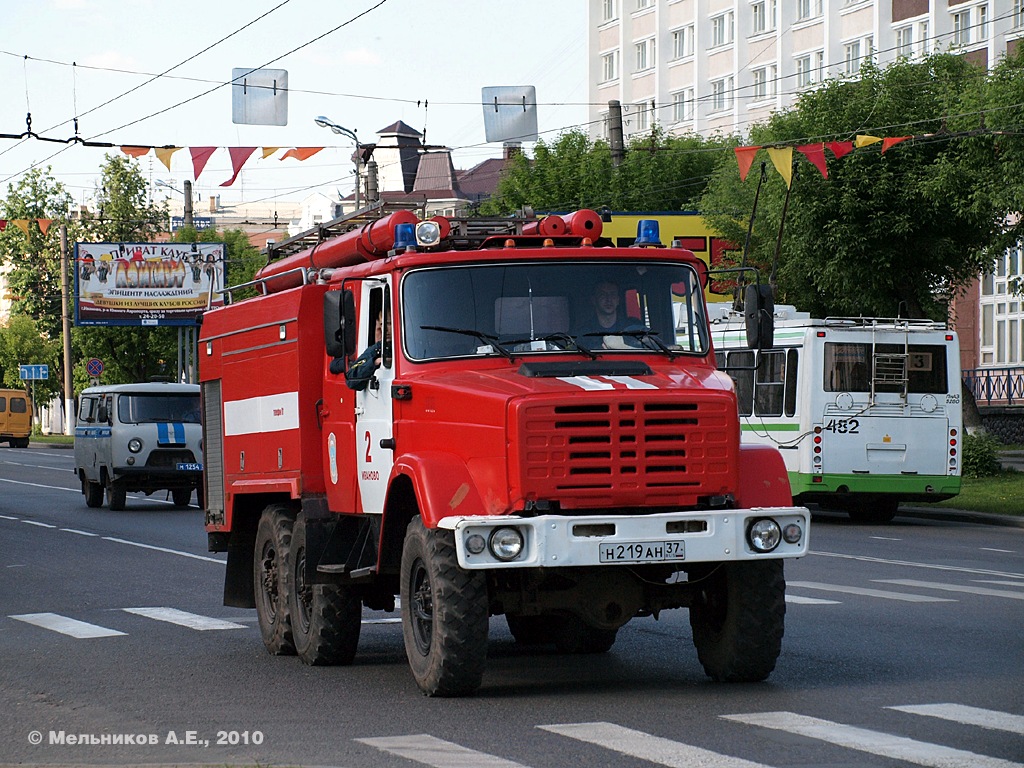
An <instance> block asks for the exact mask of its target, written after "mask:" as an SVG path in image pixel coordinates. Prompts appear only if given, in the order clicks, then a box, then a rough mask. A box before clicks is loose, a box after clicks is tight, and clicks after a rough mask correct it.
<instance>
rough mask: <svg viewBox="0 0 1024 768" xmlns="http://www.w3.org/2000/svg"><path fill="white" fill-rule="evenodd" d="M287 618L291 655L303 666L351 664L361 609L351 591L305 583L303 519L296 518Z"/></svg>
mask: <svg viewBox="0 0 1024 768" xmlns="http://www.w3.org/2000/svg"><path fill="white" fill-rule="evenodd" d="M288 561H289V565H288V575H289V577H290V578H291V587H290V588H289V590H288V596H289V600H290V603H289V615H290V616H291V622H292V637H293V639H294V641H295V652H296V653H297V654H298V655H299V658H300V659H302V660H303V661H304V662H305V663H306V664H313V665H320V664H323V665H329V664H341V665H347V664H351V663H352V660H353V659H354V658H355V655H356V646H357V645H358V644H359V630H360V628H361V625H362V619H363V616H362V613H363V606H362V602H361V601H360V599H359V597H358V595H356V594H355V593H354V592H353V590H352V589H350V588H348V587H343V586H340V585H338V584H310V583H309V582H308V580H307V579H306V519H305V516H304V515H300V516H299V519H298V520H297V521H296V522H295V527H294V528H293V529H292V544H291V547H290V548H289V550H288Z"/></svg>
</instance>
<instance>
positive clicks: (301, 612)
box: [200, 208, 810, 696]
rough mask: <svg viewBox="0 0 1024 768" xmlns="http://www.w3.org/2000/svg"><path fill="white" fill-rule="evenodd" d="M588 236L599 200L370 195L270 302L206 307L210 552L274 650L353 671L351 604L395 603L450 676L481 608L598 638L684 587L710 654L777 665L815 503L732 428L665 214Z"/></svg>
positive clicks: (525, 624)
mask: <svg viewBox="0 0 1024 768" xmlns="http://www.w3.org/2000/svg"><path fill="white" fill-rule="evenodd" d="M600 235H601V219H600V217H599V216H598V215H597V214H596V213H594V212H593V211H587V210H583V211H578V212H576V213H574V214H572V215H569V216H565V217H558V216H549V217H547V218H543V219H524V218H502V219H449V218H439V217H435V218H433V219H429V220H425V221H420V220H419V219H418V218H417V216H416V215H415V214H414V213H413V212H411V211H408V210H393V211H390V212H389V211H386V210H384V209H383V208H377V209H375V210H373V211H369V212H366V211H363V212H360V213H359V214H358V215H354V216H350V217H348V218H342V219H338V220H335V221H334V222H331V223H330V224H329V225H326V226H323V227H319V228H317V229H316V230H314V231H311V232H308V233H304V234H302V235H298V236H296V237H294V238H291V239H289V240H286V241H284V242H282V243H281V244H279V245H278V246H277V247H272V249H271V251H270V260H269V261H268V264H267V266H265V267H264V268H263V269H262V270H261V271H260V272H259V273H258V275H257V279H256V280H255V281H254V282H253V283H250V284H247V286H246V287H248V288H250V291H251V290H252V289H253V288H255V289H256V292H257V293H258V294H259V295H257V296H255V297H251V298H247V299H238V300H230V299H232V297H233V296H234V294H235V293H236V292H235V291H234V290H233V289H228V290H227V291H226V293H227V294H228V299H229V301H228V302H227V304H226V305H225V306H223V307H221V308H217V309H212V310H210V311H208V312H207V313H206V314H205V316H204V319H203V324H202V331H201V336H200V371H201V388H202V396H203V408H204V432H205V434H204V438H205V453H206V464H205V470H204V471H205V483H206V488H205V494H206V495H205V498H206V506H207V509H206V529H207V532H208V536H209V547H210V550H211V551H215V552H227V556H228V559H227V573H226V579H225V589H224V602H225V604H226V605H232V606H241V607H255V608H256V611H257V616H258V621H259V627H260V630H261V633H262V636H263V641H264V643H265V645H266V647H267V650H268V651H269V652H270V653H272V654H291V653H297V654H298V655H299V656H300V658H301V659H302V660H303V661H304V662H306V663H307V664H349V663H351V662H352V661H353V659H354V657H355V655H356V650H357V644H358V640H359V632H360V625H361V616H362V613H363V610H364V609H367V610H377V611H393V610H395V607H396V597H400V610H401V616H402V630H403V636H404V641H405V648H406V652H407V656H408V659H409V664H410V667H411V669H412V672H413V676H414V678H415V680H416V683H417V684H418V685H419V687H420V688H421V689H422V690H423V692H424V693H426V694H428V695H438V696H457V695H464V694H467V693H470V692H472V691H474V690H475V689H476V688H478V687H479V686H480V684H481V682H482V676H483V672H484V666H485V661H486V656H487V638H488V628H489V619H490V617H492V616H499V615H504V617H505V620H506V621H507V623H508V628H509V630H510V631H511V633H512V636H513V637H514V639H515V641H516V642H518V643H522V644H530V643H538V644H539V643H550V644H554V645H556V646H557V648H558V649H560V650H561V651H563V652H568V653H600V652H604V651H607V650H609V649H610V648H611V646H612V644H613V643H614V642H615V638H616V633H617V631H618V630H619V628H620V627H622V626H623V625H624V624H626V623H627V622H628V621H630V620H631V619H632V618H635V617H645V616H646V617H650V616H653V617H654V618H657V617H658V615H659V613H660V612H661V611H663V610H666V609H670V608H688V609H689V619H690V625H691V627H692V630H693V641H694V645H695V646H696V650H697V656H698V658H699V660H700V663H701V664H702V665H703V668H704V671H705V672H706V674H707V675H709V676H710V677H711V678H713V679H715V680H722V681H757V680H763V679H765V678H766V677H767V676H768V675H769V674H770V673H771V671H772V670H773V669H774V667H775V663H776V660H777V658H778V655H779V653H780V650H781V641H782V635H783V627H784V615H785V608H786V606H785V579H784V575H783V562H784V560H785V559H786V558H793V557H800V556H801V555H803V554H805V553H806V551H807V541H808V523H809V520H810V515H809V513H808V511H807V510H806V509H804V508H802V507H795V506H793V503H792V498H791V494H790V487H789V481H788V479H787V475H786V468H785V466H784V464H783V461H782V459H781V457H780V455H779V453H778V452H777V451H776V450H775V449H774V448H771V447H766V446H748V445H741V444H740V425H739V418H738V415H737V406H736V396H735V393H734V390H733V384H732V381H731V380H730V378H729V377H728V376H727V375H726V374H725V373H723V372H720V371H718V370H716V368H715V359H714V354H713V350H712V346H711V336H710V334H709V330H708V321H707V315H706V306H705V303H704V293H703V290H704V286H705V285H706V282H707V270H706V267H705V265H704V264H703V262H701V261H700V260H699V259H697V258H696V257H695V256H694V255H693V254H692V253H691V252H689V251H686V250H683V249H682V248H680V247H672V246H668V247H666V246H664V245H663V244H661V243H660V242H659V235H658V231H657V226H656V222H641V224H640V226H639V227H638V237H637V240H636V243H635V244H634V245H633V246H631V247H616V246H612V245H606V243H607V241H602V240H601V239H600ZM595 297H596V298H595ZM610 310H614V313H612V312H611V311H610ZM610 314H614V315H615V317H614V322H612V323H610V324H609V322H607V321H608V319H609V315H610ZM376 327H379V328H381V330H380V331H375V328H376ZM751 328H752V333H753V337H754V338H753V341H752V343H755V344H756V343H759V344H761V345H762V346H770V345H771V341H770V339H765V338H762V339H760V341H758V339H757V338H756V337H757V335H758V334H759V333H762V334H763V333H767V334H768V335H769V336H770V334H771V328H770V323H769V324H768V326H767V329H766V325H765V323H764V318H758V317H757V313H752V323H751ZM377 333H379V334H380V339H379V346H378V347H376V348H375V349H374V350H373V351H372V352H371V354H370V355H369V356H367V357H364V358H363V359H362V360H360V361H359V365H360V366H361V367H362V368H363V369H364V370H366V369H367V367H368V368H369V370H372V376H370V377H369V380H368V381H366V380H365V378H364V380H363V381H362V382H361V384H362V385H363V386H362V388H358V389H353V388H351V387H350V386H349V384H348V383H347V382H346V373H349V374H351V373H352V367H353V365H354V364H355V358H356V355H357V354H359V353H360V352H362V351H363V350H364V349H366V348H367V347H370V346H371V345H373V344H375V343H376V342H377V341H378V337H377V335H376V334H377ZM356 386H359V385H356Z"/></svg>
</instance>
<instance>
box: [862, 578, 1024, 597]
mask: <svg viewBox="0 0 1024 768" xmlns="http://www.w3.org/2000/svg"><path fill="white" fill-rule="evenodd" d="M875 581H876V582H878V583H879V584H896V585H898V586H901V587H922V588H924V589H941V590H943V591H945V592H963V593H965V594H968V595H987V596H988V597H1008V598H1010V599H1011V600H1024V591H1022V592H1008V591H1007V590H1005V589H989V588H988V587H969V586H965V585H960V584H940V583H939V582H936V581H917V580H915V579H875Z"/></svg>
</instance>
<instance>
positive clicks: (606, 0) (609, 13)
mask: <svg viewBox="0 0 1024 768" xmlns="http://www.w3.org/2000/svg"><path fill="white" fill-rule="evenodd" d="M615 2H616V0H603V2H602V3H601V20H602V21H611V20H612V19H614V18H615V17H616V16H617V15H618V14H616V12H615V10H616V9H615Z"/></svg>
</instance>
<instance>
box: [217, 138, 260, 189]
mask: <svg viewBox="0 0 1024 768" xmlns="http://www.w3.org/2000/svg"><path fill="white" fill-rule="evenodd" d="M255 151H256V147H228V154H229V155H231V170H232V171H234V173H232V174H231V178H230V179H228V180H227V181H224V182H221V186H222V187H230V186H231V185H232V184H234V183H235V179H237V178H238V174H239V173H241V172H242V166H243V165H245V161H246V160H248V159H249V155H251V154H252V153H253V152H255Z"/></svg>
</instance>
